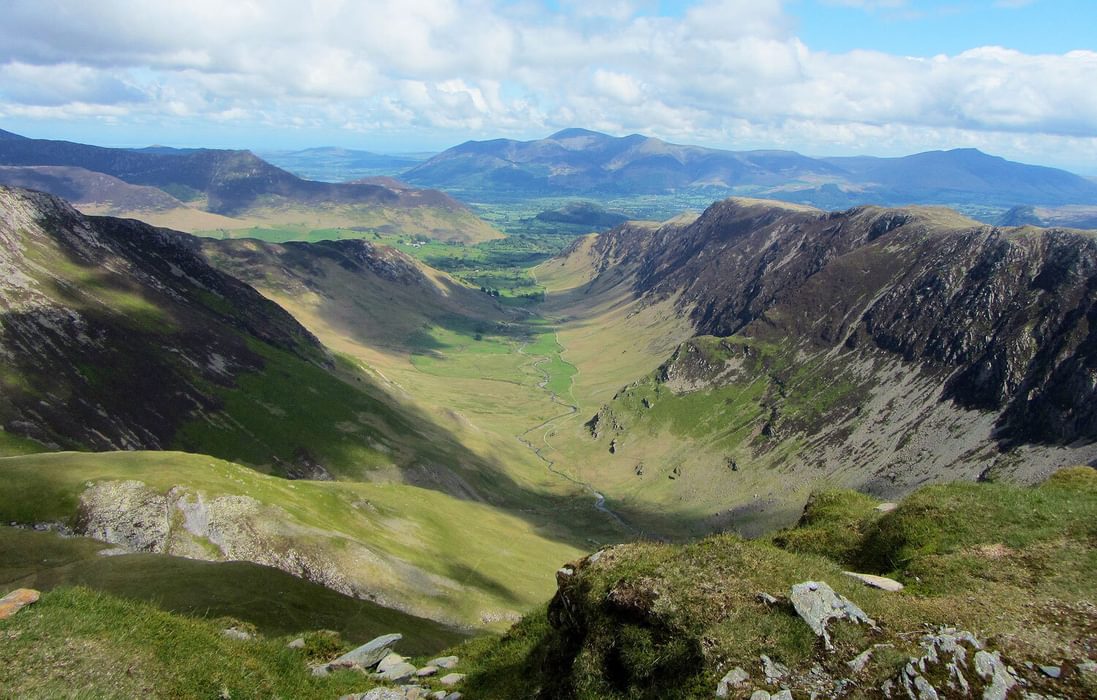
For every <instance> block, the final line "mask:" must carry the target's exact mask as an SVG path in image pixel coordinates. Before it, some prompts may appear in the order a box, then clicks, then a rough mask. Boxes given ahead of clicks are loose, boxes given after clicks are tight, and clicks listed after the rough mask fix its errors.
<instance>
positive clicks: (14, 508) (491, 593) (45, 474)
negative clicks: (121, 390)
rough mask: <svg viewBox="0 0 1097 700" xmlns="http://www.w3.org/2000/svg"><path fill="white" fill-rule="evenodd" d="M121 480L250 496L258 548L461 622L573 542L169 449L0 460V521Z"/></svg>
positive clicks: (475, 509)
mask: <svg viewBox="0 0 1097 700" xmlns="http://www.w3.org/2000/svg"><path fill="white" fill-rule="evenodd" d="M131 479H132V480H137V481H141V482H143V483H145V484H147V485H148V486H149V487H150V488H152V489H154V490H156V491H157V492H159V493H165V492H166V491H168V490H169V489H171V488H173V487H180V488H182V489H184V490H185V491H186V492H188V493H192V494H193V493H201V494H203V495H204V497H205V498H206V500H207V501H208V500H210V499H214V498H217V497H219V496H246V497H248V498H251V499H255V500H256V501H258V503H259V504H261V505H262V508H261V509H260V510H259V511H257V512H256V513H255V514H254V515H252V516H248V517H249V519H248V520H247V522H246V528H247V529H248V530H250V531H254V532H256V533H258V534H259V536H260V537H261V541H262V542H264V543H265V544H264V546H265V547H266V548H269V549H272V550H274V551H280V550H281V549H282V548H292V549H294V550H295V551H297V552H299V553H300V554H311V555H312V556H313V557H314V558H315V559H316V560H317V561H323V562H325V563H326V564H328V565H330V566H332V567H335V568H336V569H337V570H340V571H342V572H343V573H344V574H345V575H346V576H347V577H348V579H349V580H351V581H352V582H354V584H355V585H356V586H358V587H360V588H361V589H362V590H365V591H368V592H370V593H371V594H372V595H374V596H376V599H378V600H383V601H385V602H386V604H387V605H390V606H397V607H400V608H402V609H405V610H409V611H412V612H414V613H415V614H417V615H420V616H423V617H430V618H432V619H438V620H443V621H447V622H450V623H454V624H460V625H464V626H469V627H477V628H498V627H500V626H502V625H504V624H505V620H506V618H507V617H508V616H512V615H514V614H516V613H521V612H524V611H525V610H527V609H528V608H530V607H532V606H534V605H536V604H537V603H538V602H540V601H541V600H543V599H544V597H545V596H546V595H548V593H549V592H550V591H551V586H552V571H553V570H555V567H556V566H557V565H558V564H559V562H562V561H567V560H568V559H570V558H574V557H575V556H576V554H577V553H578V551H579V550H578V549H576V548H575V547H574V546H571V545H568V544H565V543H563V542H561V541H559V540H562V539H565V537H564V535H566V531H554V530H550V529H548V528H547V527H546V526H542V525H537V524H533V523H531V522H528V521H526V520H523V519H521V518H520V517H517V516H515V515H510V514H507V513H506V512H505V511H501V510H498V509H496V508H493V507H491V506H488V505H485V504H482V503H476V502H470V501H463V500H459V499H457V498H454V497H453V496H450V495H447V494H445V493H442V492H439V491H434V490H429V489H423V488H417V487H414V486H408V485H403V484H394V483H351V482H308V481H296V482H294V481H286V480H283V479H279V478H275V477H270V476H266V475H263V474H259V473H257V472H255V471H254V470H252V469H248V468H246V467H243V466H240V465H237V464H233V463H230V462H223V461H220V460H216V459H213V458H211V457H206V456H202V455H189V454H184V453H173V452H125V453H100V454H86V453H54V454H46V455H32V456H26V457H9V458H5V459H0V521H3V522H20V523H35V522H72V520H73V519H74V518H75V516H76V513H77V510H78V504H79V495H80V494H81V493H82V492H83V490H84V489H85V485H86V484H87V483H88V482H98V481H110V480H131ZM461 523H475V527H460V526H456V525H457V524H461ZM173 532H174V534H173V537H181V538H184V539H185V538H186V537H187V536H186V533H184V532H183V531H181V530H178V531H173Z"/></svg>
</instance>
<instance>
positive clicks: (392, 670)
mask: <svg viewBox="0 0 1097 700" xmlns="http://www.w3.org/2000/svg"><path fill="white" fill-rule="evenodd" d="M415 670H416V669H415V666H413V665H412V664H409V663H407V662H401V663H398V664H393V665H392V666H389V667H388V668H386V669H385V670H384V671H382V672H381V673H378V674H377V677H378V678H380V679H381V680H383V681H391V682H393V683H399V682H400V681H406V680H407V679H409V678H411V677H412V676H414V675H415Z"/></svg>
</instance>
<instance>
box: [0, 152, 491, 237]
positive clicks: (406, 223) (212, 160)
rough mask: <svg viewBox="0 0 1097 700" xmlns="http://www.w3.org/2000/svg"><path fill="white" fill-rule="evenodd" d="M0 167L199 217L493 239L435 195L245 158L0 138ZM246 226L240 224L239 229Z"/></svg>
mask: <svg viewBox="0 0 1097 700" xmlns="http://www.w3.org/2000/svg"><path fill="white" fill-rule="evenodd" d="M0 164H4V165H14V166H66V167H75V168H83V169H85V170H90V171H93V172H97V173H103V174H106V175H110V176H112V177H115V178H118V179H120V180H123V181H125V182H127V183H130V184H133V185H146V186H152V187H157V188H159V189H161V190H163V191H165V192H167V193H168V194H170V195H172V196H173V197H175V198H176V199H179V200H181V201H183V202H186V203H187V204H192V205H194V206H196V207H197V208H198V209H201V210H203V211H206V212H209V213H212V214H218V215H222V216H228V217H234V218H240V219H248V218H249V217H251V218H256V217H258V218H260V219H263V218H267V219H270V218H272V217H273V218H274V219H278V218H279V217H281V218H285V217H289V219H290V220H297V219H296V218H295V217H302V216H303V217H304V218H311V219H313V220H316V221H317V222H318V223H319V225H318V227H323V226H324V225H327V226H333V225H336V226H355V225H360V226H372V227H375V228H378V229H380V230H386V229H388V228H392V227H394V226H395V227H396V228H399V229H401V230H402V232H408V233H421V234H424V235H427V236H430V237H437V238H441V239H453V240H465V241H476V240H483V239H485V238H493V237H498V236H499V234H498V233H497V232H495V231H494V230H493V229H491V228H490V227H489V226H488V225H487V224H485V223H484V222H483V221H481V220H480V219H478V218H477V217H476V216H475V215H473V214H472V213H471V212H470V211H469V210H468V209H467V208H466V207H465V206H464V205H462V204H461V203H459V202H457V201H456V200H454V199H452V198H451V197H449V196H447V195H445V194H442V193H441V192H431V191H420V190H409V191H398V190H392V189H389V188H387V187H382V186H379V185H348V184H332V183H326V182H315V181H312V180H302V179H301V178H299V177H297V176H295V175H292V174H290V173H288V172H286V171H284V170H282V169H280V168H277V167H275V166H273V165H271V164H270V163H267V162H266V161H264V160H262V159H260V158H259V157H257V156H256V155H254V154H253V153H251V152H249V151H225V150H208V149H198V150H178V151H176V150H171V151H170V152H165V151H164V149H160V148H154V149H150V150H146V151H135V150H131V149H120V148H101V147H98V146H89V145H85V144H79V143H72V142H68V141H50V140H44V139H28V138H21V137H20V138H5V139H0ZM59 194H60V193H59ZM325 217H326V220H325ZM247 226H248V224H247V223H243V222H242V224H241V225H240V226H239V227H240V228H245V227H247Z"/></svg>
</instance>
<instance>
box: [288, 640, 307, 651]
mask: <svg viewBox="0 0 1097 700" xmlns="http://www.w3.org/2000/svg"><path fill="white" fill-rule="evenodd" d="M286 648H287V649H304V648H305V638H304V637H298V638H297V639H295V640H293V641H292V642H290V643H289V644H287V645H286Z"/></svg>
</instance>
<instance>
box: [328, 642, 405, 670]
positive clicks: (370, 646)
mask: <svg viewBox="0 0 1097 700" xmlns="http://www.w3.org/2000/svg"><path fill="white" fill-rule="evenodd" d="M403 638H404V635H402V634H386V635H383V636H380V637H375V638H374V639H371V640H370V641H368V642H366V643H365V644H363V645H362V646H360V647H358V648H357V649H353V650H351V651H348V652H347V653H346V654H343V655H342V656H340V657H339V658H338V659H336V660H335V661H332V662H331V663H330V664H328V666H331V667H337V666H361V667H362V668H372V667H374V666H376V665H377V662H378V661H380V660H381V659H383V658H385V657H386V656H388V655H389V654H391V653H392V646H393V645H394V644H396V642H398V641H400V640H401V639H403ZM329 670H330V669H329Z"/></svg>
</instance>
